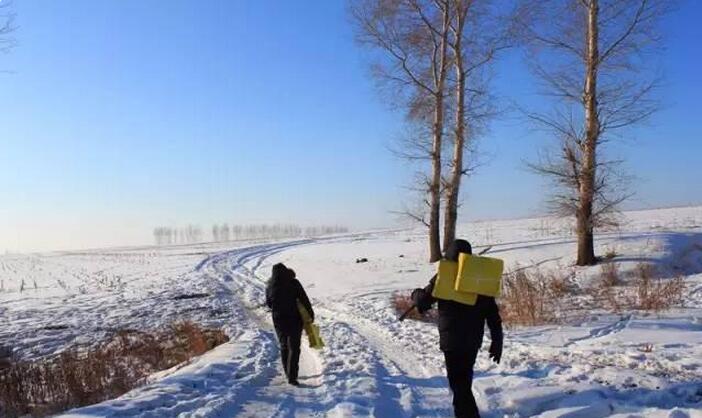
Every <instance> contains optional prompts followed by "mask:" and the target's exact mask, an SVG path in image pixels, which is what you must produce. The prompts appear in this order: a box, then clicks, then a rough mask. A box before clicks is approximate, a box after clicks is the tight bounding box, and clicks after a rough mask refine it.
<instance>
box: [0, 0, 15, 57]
mask: <svg viewBox="0 0 702 418" xmlns="http://www.w3.org/2000/svg"><path fill="white" fill-rule="evenodd" d="M10 6H11V3H9V2H5V3H2V2H0V53H1V52H7V51H9V50H10V49H12V47H14V46H15V39H14V38H13V37H12V36H11V33H12V32H13V31H14V30H15V25H14V20H15V15H14V13H12V11H11V10H10Z"/></svg>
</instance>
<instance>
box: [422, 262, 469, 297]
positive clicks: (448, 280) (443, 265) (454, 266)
mask: <svg viewBox="0 0 702 418" xmlns="http://www.w3.org/2000/svg"><path fill="white" fill-rule="evenodd" d="M457 276H458V263H456V262H455V261H449V260H441V261H439V266H438V268H437V272H436V281H435V282H434V290H433V291H432V293H431V295H432V296H434V297H435V298H436V299H443V300H452V301H454V302H458V303H463V304H464V305H475V302H476V301H477V300H478V295H477V294H475V293H468V292H461V291H457V290H456V277H457Z"/></svg>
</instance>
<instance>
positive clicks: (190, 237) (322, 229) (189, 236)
mask: <svg viewBox="0 0 702 418" xmlns="http://www.w3.org/2000/svg"><path fill="white" fill-rule="evenodd" d="M348 231H349V229H348V228H347V227H345V226H340V225H322V226H309V227H301V226H299V225H294V224H273V225H269V224H256V225H229V224H226V223H224V224H215V225H212V229H211V234H210V235H209V236H207V237H206V234H205V233H204V232H203V230H202V228H200V227H199V226H195V225H188V226H186V227H183V228H173V227H167V226H160V227H157V228H154V241H155V242H156V245H171V244H194V243H198V242H203V241H205V240H210V241H212V242H220V241H231V240H239V239H262V238H294V237H313V236H319V235H329V234H341V233H346V232H348Z"/></svg>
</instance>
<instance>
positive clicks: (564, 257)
mask: <svg viewBox="0 0 702 418" xmlns="http://www.w3.org/2000/svg"><path fill="white" fill-rule="evenodd" d="M459 235H460V236H461V237H465V238H467V239H469V240H470V241H471V242H472V243H473V245H474V248H476V249H478V250H480V249H482V248H484V247H486V246H492V248H491V250H490V254H492V255H493V256H496V257H501V258H504V259H505V261H506V265H507V266H508V268H509V269H515V268H523V267H529V266H538V267H539V268H541V269H545V270H548V269H558V270H559V271H567V272H568V273H569V274H572V275H573V277H574V281H575V282H576V283H577V285H578V286H582V287H586V286H587V285H588V283H589V282H590V281H591V280H593V278H595V277H596V276H597V275H598V274H599V272H600V269H599V267H593V268H575V267H573V266H572V265H573V261H574V259H573V255H574V249H575V244H574V237H573V235H572V233H571V231H570V229H569V227H568V225H567V223H565V222H563V221H560V220H556V219H549V218H539V219H520V220H507V221H490V222H475V223H471V224H466V225H463V226H462V228H461V230H460V234H459ZM596 245H597V247H598V249H597V252H598V253H600V254H603V253H605V252H607V251H609V250H612V251H614V252H616V254H617V257H616V259H615V260H616V262H617V263H619V265H620V267H621V270H622V271H623V272H626V271H627V270H630V269H633V267H634V266H635V265H636V264H637V263H639V262H641V261H645V262H652V263H656V264H657V265H659V266H660V267H661V269H662V271H663V272H664V277H675V276H679V275H684V276H685V277H686V280H687V282H688V284H689V292H688V294H687V296H686V300H685V306H684V307H683V308H677V309H674V310H672V311H669V312H665V313H661V314H653V313H644V312H633V311H632V312H624V313H621V314H618V315H614V314H610V313H607V312H605V311H604V310H601V309H596V310H592V309H590V307H585V306H578V303H577V299H575V300H574V301H575V302H574V305H575V306H571V307H570V308H571V309H570V312H574V313H575V314H573V315H564V316H563V318H564V320H563V323H561V324H558V325H550V326H541V327H531V328H519V329H509V330H507V331H506V342H505V353H504V356H503V361H502V364H501V365H499V366H497V365H494V364H492V363H490V362H489V360H488V358H487V355H486V354H485V353H481V354H480V356H479V358H478V362H477V365H476V370H477V375H476V380H475V385H474V390H475V392H476V396H477V398H478V403H479V406H480V408H481V410H482V411H483V415H484V416H486V417H503V416H509V417H526V416H540V417H605V416H616V417H638V416H651V417H675V418H678V417H702V412H700V411H702V207H693V208H676V209H661V210H655V211H639V212H629V213H627V214H626V221H625V223H624V224H623V226H622V227H621V228H620V230H618V231H611V232H607V233H602V234H600V235H598V237H597V241H596ZM359 257H366V258H368V260H369V261H368V262H367V263H360V264H357V263H356V262H355V260H356V259H357V258H359ZM425 257H426V241H425V238H424V234H423V233H422V231H421V230H405V231H386V232H371V233H366V234H355V235H348V236H339V237H331V238H325V239H315V240H297V241H288V242H268V243H261V242H257V243H254V242H250V243H246V242H240V243H229V244H209V245H193V246H177V247H167V248H153V247H150V248H127V249H113V250H109V251H108V250H96V251H89V252H81V253H50V254H34V255H7V256H0V280H1V281H2V282H1V284H2V290H0V344H1V345H6V346H10V347H12V348H13V349H14V350H15V355H16V356H17V357H19V358H36V357H39V356H44V355H49V354H52V353H55V352H57V351H60V350H61V349H63V348H65V347H66V346H68V345H71V344H74V343H90V342H93V341H97V340H99V339H100V338H102V337H103V336H104V335H105V334H106V333H108V332H110V331H111V330H114V329H118V328H145V327H149V328H150V327H156V326H159V325H162V324H166V323H170V322H172V321H173V320H175V319H187V318H192V319H195V320H197V321H199V322H202V323H205V324H206V325H212V326H222V327H224V328H225V329H226V330H227V332H228V334H229V335H230V336H231V337H232V340H231V342H229V343H227V344H224V345H222V346H219V347H218V348H216V349H215V350H213V351H211V352H209V353H207V354H205V355H203V356H201V357H200V358H197V359H195V360H194V361H192V362H191V363H190V364H188V365H186V366H183V367H179V368H175V369H174V370H170V371H165V372H161V373H158V375H156V376H152V382H151V383H150V384H148V385H147V386H144V387H142V388H139V389H136V390H133V391H132V392H130V393H128V394H126V395H124V396H122V397H120V398H119V399H115V400H111V401H107V402H104V403H101V404H99V405H94V406H89V407H85V408H81V409H77V410H73V411H70V412H68V413H66V414H64V415H65V416H71V417H97V416H140V417H167V416H198V417H306V416H329V417H347V416H349V417H350V416H375V417H389V418H390V417H415V416H422V417H448V416H451V415H452V414H451V398H450V394H449V391H448V387H447V382H446V380H445V377H444V370H443V360H442V355H441V352H440V351H439V349H438V333H437V331H436V328H435V327H434V326H433V325H431V324H427V323H420V322H416V321H405V322H402V323H400V322H397V320H396V313H395V312H394V310H393V308H392V307H391V306H390V303H389V301H390V297H391V295H392V294H393V293H394V292H395V291H397V290H408V289H411V288H414V287H417V286H423V285H424V284H425V283H426V282H427V280H428V279H429V278H430V277H431V275H432V273H433V266H432V265H430V264H428V263H427V262H426V260H425ZM281 261H282V262H284V263H286V264H287V265H289V266H290V267H292V268H294V269H295V270H296V271H297V275H298V278H299V279H300V280H301V282H302V283H303V285H305V287H306V289H307V291H308V293H309V295H310V297H311V298H312V301H313V304H314V306H315V310H316V312H317V316H318V318H319V319H318V322H319V324H320V326H321V328H322V334H323V337H324V339H325V342H326V344H327V347H326V348H325V349H324V350H322V351H312V350H310V349H308V348H304V349H303V354H302V360H301V363H302V364H301V377H302V378H301V382H302V383H303V387H301V388H293V387H290V386H288V385H286V384H284V379H283V377H282V370H281V369H280V366H279V361H278V357H277V356H278V352H277V343H276V341H275V335H274V333H273V332H272V326H271V323H270V319H269V317H268V314H267V312H266V310H265V309H264V308H263V307H262V303H263V289H264V286H265V280H266V278H267V277H268V274H269V272H270V267H271V266H272V265H273V264H274V263H276V262H281ZM22 282H24V285H22ZM20 289H22V291H20ZM194 293H204V294H207V296H206V297H202V298H193V299H179V298H178V296H182V295H186V294H194ZM487 339H488V338H487V337H486V343H488V342H489V341H487Z"/></svg>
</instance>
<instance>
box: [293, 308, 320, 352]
mask: <svg viewBox="0 0 702 418" xmlns="http://www.w3.org/2000/svg"><path fill="white" fill-rule="evenodd" d="M297 310H298V311H300V316H301V317H302V327H303V328H304V329H305V334H307V339H308V340H309V342H310V347H312V348H316V349H321V348H322V347H324V341H322V336H321V335H320V333H319V326H317V325H315V323H314V322H313V321H312V316H311V315H310V313H309V312H307V309H305V306H304V305H303V304H302V303H300V301H299V300H298V301H297Z"/></svg>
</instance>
